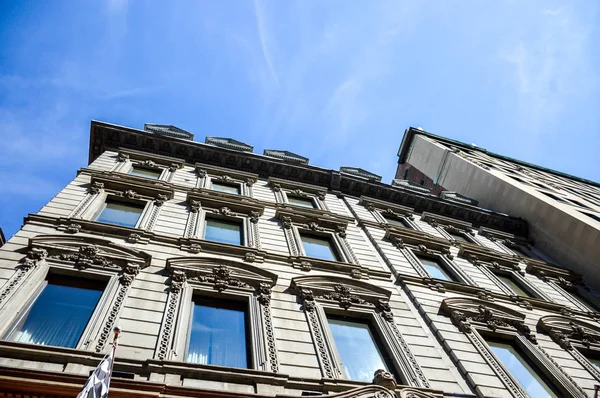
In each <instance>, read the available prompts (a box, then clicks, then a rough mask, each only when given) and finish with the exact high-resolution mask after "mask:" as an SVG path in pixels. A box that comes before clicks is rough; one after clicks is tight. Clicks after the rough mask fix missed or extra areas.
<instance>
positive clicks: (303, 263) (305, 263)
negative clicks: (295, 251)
mask: <svg viewBox="0 0 600 398" xmlns="http://www.w3.org/2000/svg"><path fill="white" fill-rule="evenodd" d="M300 269H301V270H302V271H306V272H308V271H310V270H312V264H311V263H310V262H308V261H301V262H300Z"/></svg>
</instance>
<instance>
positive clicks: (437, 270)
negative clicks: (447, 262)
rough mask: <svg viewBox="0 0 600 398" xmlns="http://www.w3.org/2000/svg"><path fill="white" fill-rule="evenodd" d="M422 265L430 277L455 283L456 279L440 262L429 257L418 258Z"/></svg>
mask: <svg viewBox="0 0 600 398" xmlns="http://www.w3.org/2000/svg"><path fill="white" fill-rule="evenodd" d="M418 258H419V261H420V262H421V265H423V267H424V268H425V270H426V271H427V273H428V274H429V276H431V277H432V278H435V279H441V280H444V281H453V280H454V278H453V277H452V276H450V274H449V273H448V271H446V269H445V267H444V266H443V265H442V264H440V262H439V260H435V259H432V258H429V257H418Z"/></svg>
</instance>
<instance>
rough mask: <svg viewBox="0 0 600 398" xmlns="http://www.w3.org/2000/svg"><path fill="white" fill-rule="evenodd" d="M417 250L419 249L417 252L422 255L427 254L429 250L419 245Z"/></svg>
mask: <svg viewBox="0 0 600 398" xmlns="http://www.w3.org/2000/svg"><path fill="white" fill-rule="evenodd" d="M417 248H418V249H419V251H422V252H423V253H427V252H428V251H429V249H428V248H427V246H425V245H419V246H417Z"/></svg>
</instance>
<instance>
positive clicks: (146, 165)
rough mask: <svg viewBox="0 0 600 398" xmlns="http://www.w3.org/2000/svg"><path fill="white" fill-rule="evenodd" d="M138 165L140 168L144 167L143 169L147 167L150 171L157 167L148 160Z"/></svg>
mask: <svg viewBox="0 0 600 398" xmlns="http://www.w3.org/2000/svg"><path fill="white" fill-rule="evenodd" d="M140 164H141V165H142V166H144V167H148V168H151V169H156V168H157V167H158V165H157V164H156V163H155V162H154V161H152V160H149V159H148V160H144V161H143V162H140Z"/></svg>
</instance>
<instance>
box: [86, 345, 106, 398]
mask: <svg viewBox="0 0 600 398" xmlns="http://www.w3.org/2000/svg"><path fill="white" fill-rule="evenodd" d="M114 353H115V350H113V349H111V350H110V352H109V353H108V355H106V357H104V359H103V360H102V362H101V363H100V365H98V367H97V368H96V370H94V373H92V375H91V376H90V378H89V379H88V380H87V382H86V383H85V385H84V386H83V390H81V392H80V393H79V395H77V398H108V387H109V385H110V369H111V365H112V361H113V355H114Z"/></svg>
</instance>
